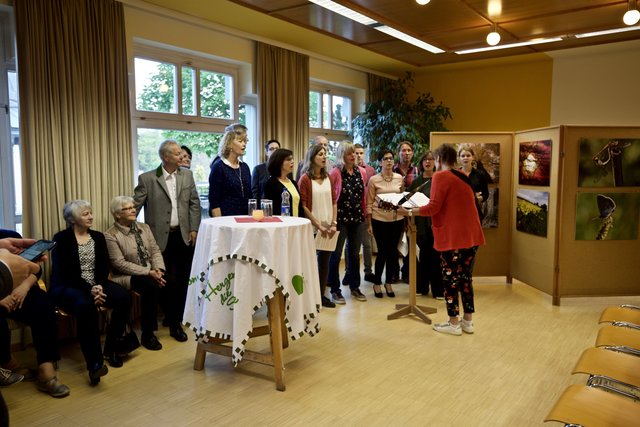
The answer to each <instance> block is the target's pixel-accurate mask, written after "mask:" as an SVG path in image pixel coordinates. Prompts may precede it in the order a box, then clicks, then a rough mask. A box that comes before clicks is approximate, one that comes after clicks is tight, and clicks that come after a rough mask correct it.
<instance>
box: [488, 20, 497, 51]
mask: <svg viewBox="0 0 640 427" xmlns="http://www.w3.org/2000/svg"><path fill="white" fill-rule="evenodd" d="M498 43H500V33H498V27H497V25H496V24H493V27H492V28H491V32H490V33H489V34H487V44H488V45H489V46H495V45H497V44H498Z"/></svg>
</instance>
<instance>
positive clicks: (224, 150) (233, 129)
mask: <svg viewBox="0 0 640 427" xmlns="http://www.w3.org/2000/svg"><path fill="white" fill-rule="evenodd" d="M248 140H249V139H248V138H247V128H246V126H244V125H241V124H239V123H236V124H233V125H229V126H227V127H226V128H225V133H224V136H223V137H222V140H221V141H220V148H219V149H218V155H219V157H220V158H219V159H216V160H214V161H213V164H212V165H211V173H210V174H209V214H210V215H211V216H228V215H246V214H247V211H248V202H249V199H250V198H251V171H250V170H249V166H247V164H246V163H245V162H243V161H242V160H240V158H241V157H242V156H244V155H245V150H246V148H247V142H248Z"/></svg>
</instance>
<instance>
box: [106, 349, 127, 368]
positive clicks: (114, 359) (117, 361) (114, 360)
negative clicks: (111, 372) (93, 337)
mask: <svg viewBox="0 0 640 427" xmlns="http://www.w3.org/2000/svg"><path fill="white" fill-rule="evenodd" d="M104 358H105V359H107V362H109V366H111V367H112V368H120V367H122V363H123V362H122V357H120V356H118V353H115V352H113V353H107V354H105V356H104Z"/></svg>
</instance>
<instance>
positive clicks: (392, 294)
mask: <svg viewBox="0 0 640 427" xmlns="http://www.w3.org/2000/svg"><path fill="white" fill-rule="evenodd" d="M384 290H385V292H386V293H387V296H388V297H389V298H395V296H396V294H395V292H393V288H392V287H391V285H390V284H389V283H385V285H384Z"/></svg>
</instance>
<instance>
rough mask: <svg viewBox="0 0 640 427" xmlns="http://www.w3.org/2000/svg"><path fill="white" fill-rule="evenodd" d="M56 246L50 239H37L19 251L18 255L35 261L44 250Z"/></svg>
mask: <svg viewBox="0 0 640 427" xmlns="http://www.w3.org/2000/svg"><path fill="white" fill-rule="evenodd" d="M55 246H56V242H53V241H51V240H38V241H37V242H35V243H34V244H33V245H31V246H29V247H28V248H26V249H25V250H24V251H22V252H20V254H19V255H20V256H21V257H22V258H24V259H26V260H28V261H36V260H37V259H38V258H40V257H41V256H42V255H44V253H45V252H47V251H50V250H51V249H53V248H54V247H55Z"/></svg>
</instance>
